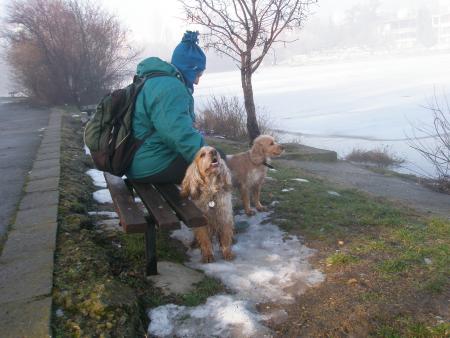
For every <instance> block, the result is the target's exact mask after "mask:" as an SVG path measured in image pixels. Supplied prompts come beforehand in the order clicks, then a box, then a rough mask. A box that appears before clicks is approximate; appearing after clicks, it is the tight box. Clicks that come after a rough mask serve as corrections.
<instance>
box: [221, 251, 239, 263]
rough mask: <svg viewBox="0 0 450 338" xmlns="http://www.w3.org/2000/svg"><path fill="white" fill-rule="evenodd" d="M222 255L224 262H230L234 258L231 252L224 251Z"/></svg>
mask: <svg viewBox="0 0 450 338" xmlns="http://www.w3.org/2000/svg"><path fill="white" fill-rule="evenodd" d="M222 254H223V259H225V260H226V261H232V260H233V259H234V258H235V257H236V256H235V255H234V253H232V252H231V250H226V251H224V252H223V253H222Z"/></svg>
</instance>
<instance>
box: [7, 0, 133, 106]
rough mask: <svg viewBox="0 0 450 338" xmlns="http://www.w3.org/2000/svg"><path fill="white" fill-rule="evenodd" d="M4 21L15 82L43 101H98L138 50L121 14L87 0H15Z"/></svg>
mask: <svg viewBox="0 0 450 338" xmlns="http://www.w3.org/2000/svg"><path fill="white" fill-rule="evenodd" d="M5 24H6V29H5V30H4V31H3V33H2V37H3V38H4V40H5V41H6V53H7V60H8V61H9V63H10V65H11V66H12V68H13V70H14V75H15V82H16V83H18V84H19V85H20V86H21V87H22V88H20V90H24V91H25V92H26V94H28V95H29V96H31V97H33V98H35V99H37V100H38V101H42V102H44V103H50V104H61V103H70V104H76V105H78V106H80V105H83V104H91V103H93V102H96V101H97V100H98V99H99V97H101V96H102V95H104V94H105V93H106V92H108V91H110V90H111V88H113V87H114V86H117V85H119V84H120V82H121V81H122V80H123V76H124V75H127V74H128V73H129V70H130V69H129V65H130V63H131V62H133V61H134V60H136V58H137V55H138V52H137V51H135V50H134V49H133V48H131V47H130V46H129V44H128V40H127V31H126V30H125V29H124V28H123V27H122V26H121V24H120V22H119V20H118V18H117V17H116V16H114V15H113V14H110V13H108V12H106V11H105V10H103V9H102V8H101V7H100V6H99V5H97V4H95V3H94V2H91V1H88V0H12V1H10V3H9V5H8V6H7V13H6V16H5Z"/></svg>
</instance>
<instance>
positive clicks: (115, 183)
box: [104, 172, 147, 233]
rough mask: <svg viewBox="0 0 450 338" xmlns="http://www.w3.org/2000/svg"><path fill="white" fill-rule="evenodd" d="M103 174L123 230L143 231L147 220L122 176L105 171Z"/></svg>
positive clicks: (127, 231) (130, 231) (128, 231)
mask: <svg viewBox="0 0 450 338" xmlns="http://www.w3.org/2000/svg"><path fill="white" fill-rule="evenodd" d="M104 176H105V180H106V183H107V185H108V189H109V191H110V193H111V197H112V200H113V202H114V208H115V209H116V212H117V214H118V215H119V219H120V224H121V225H122V227H123V230H124V231H125V232H126V233H144V232H145V230H146V229H147V221H146V219H145V216H144V213H143V212H142V210H140V209H139V208H138V207H137V205H136V203H135V202H134V198H133V195H132V194H131V192H130V191H129V190H128V187H127V186H126V184H125V182H124V181H123V180H122V178H120V177H117V176H114V175H111V174H108V173H106V172H105V173H104Z"/></svg>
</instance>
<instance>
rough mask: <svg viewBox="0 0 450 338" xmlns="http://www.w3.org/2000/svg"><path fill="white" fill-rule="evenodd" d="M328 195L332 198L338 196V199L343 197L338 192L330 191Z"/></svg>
mask: <svg viewBox="0 0 450 338" xmlns="http://www.w3.org/2000/svg"><path fill="white" fill-rule="evenodd" d="M328 194H329V195H331V196H337V197H339V196H341V194H340V193H338V192H336V191H328Z"/></svg>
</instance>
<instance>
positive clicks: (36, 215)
mask: <svg viewBox="0 0 450 338" xmlns="http://www.w3.org/2000/svg"><path fill="white" fill-rule="evenodd" d="M57 216H58V206H57V205H52V206H49V207H47V208H38V209H28V210H19V212H18V213H17V215H16V222H15V223H14V227H13V228H14V229H23V228H31V227H33V226H40V225H42V224H50V223H53V222H56V217H57Z"/></svg>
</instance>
